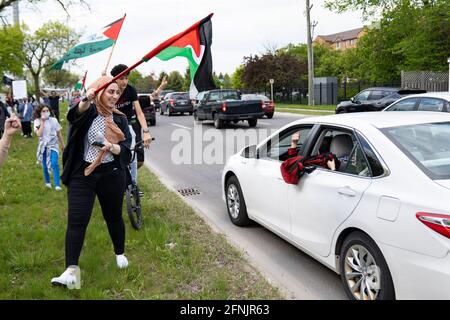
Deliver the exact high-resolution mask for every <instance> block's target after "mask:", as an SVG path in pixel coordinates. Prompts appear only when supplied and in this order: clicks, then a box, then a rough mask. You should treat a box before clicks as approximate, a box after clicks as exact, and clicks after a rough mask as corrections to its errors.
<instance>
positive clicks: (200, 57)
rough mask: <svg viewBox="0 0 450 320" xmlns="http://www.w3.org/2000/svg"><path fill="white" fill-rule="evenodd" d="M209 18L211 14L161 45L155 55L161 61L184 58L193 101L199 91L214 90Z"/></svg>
mask: <svg viewBox="0 0 450 320" xmlns="http://www.w3.org/2000/svg"><path fill="white" fill-rule="evenodd" d="M211 17H212V14H210V15H209V16H208V17H206V18H205V19H203V20H201V21H199V22H198V23H196V24H195V25H193V26H192V27H191V28H189V29H187V30H186V31H184V32H182V33H180V34H178V35H176V36H175V37H172V38H171V39H169V40H168V41H166V42H164V43H163V44H161V45H160V47H161V46H162V50H161V51H160V52H159V53H158V54H157V55H156V57H158V58H159V59H161V60H163V61H167V60H170V59H172V58H175V57H185V58H186V59H187V60H188V62H189V69H190V75H191V86H190V89H189V95H190V98H191V99H194V98H195V97H196V96H197V94H198V93H199V92H201V91H205V90H211V89H215V88H216V87H215V85H214V81H213V78H212V57H211V43H212V23H211ZM170 40H173V41H170ZM164 45H165V46H164ZM144 59H145V57H144Z"/></svg>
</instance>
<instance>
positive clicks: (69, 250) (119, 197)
mask: <svg viewBox="0 0 450 320" xmlns="http://www.w3.org/2000/svg"><path fill="white" fill-rule="evenodd" d="M86 166H87V164H86V163H84V165H83V166H81V167H80V169H79V170H78V171H77V172H76V173H74V175H73V177H72V178H71V179H70V182H69V184H68V186H67V194H68V202H69V213H68V223H67V232H66V267H68V266H70V265H78V259H79V257H80V253H81V249H82V247H83V242H84V236H85V234H86V229H87V226H88V224H89V220H90V218H91V214H92V208H93V206H94V201H95V196H97V197H98V200H99V202H100V206H101V208H102V213H103V218H104V219H105V221H106V224H107V226H108V231H109V235H110V237H111V240H112V243H113V246H114V252H115V254H123V253H124V251H125V225H124V222H123V219H122V205H123V195H124V192H125V171H124V170H123V169H121V168H120V166H119V165H118V164H117V163H116V162H111V163H106V164H101V165H99V166H98V167H97V168H95V170H94V172H92V173H91V174H90V175H89V176H87V177H86V176H84V168H85V167H86Z"/></svg>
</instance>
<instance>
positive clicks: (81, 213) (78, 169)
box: [51, 76, 131, 286]
mask: <svg viewBox="0 0 450 320" xmlns="http://www.w3.org/2000/svg"><path fill="white" fill-rule="evenodd" d="M111 80H112V78H111V77H108V76H103V77H101V78H99V79H97V80H96V81H95V82H94V83H93V84H92V85H91V86H90V87H89V89H88V91H87V93H86V95H87V96H86V97H85V98H84V99H83V100H81V102H79V103H78V104H77V105H76V106H74V107H73V108H71V109H70V110H69V112H68V114H67V120H68V122H69V123H70V125H71V126H72V128H71V130H70V135H69V139H68V142H67V146H66V148H65V149H64V153H63V167H64V169H63V174H62V176H61V181H62V182H63V183H64V184H65V185H66V186H67V200H68V223H67V232H66V242H65V246H66V249H65V255H66V268H67V269H66V270H65V271H64V272H63V273H62V274H61V275H60V276H59V277H56V278H53V279H52V280H51V283H52V284H54V285H62V286H69V285H72V284H74V282H77V283H79V280H78V279H79V278H78V279H77V277H76V272H74V270H79V268H78V260H79V257H80V253H81V249H82V247H83V242H84V237H85V233H86V229H87V226H88V224H89V220H90V217H91V214H92V209H93V206H94V201H95V198H96V196H97V197H98V200H99V203H100V206H101V209H102V213H103V217H104V219H105V221H106V224H107V226H108V231H109V235H110V237H111V240H112V243H113V247H114V253H115V255H116V263H117V266H118V267H119V268H126V267H127V266H128V259H127V258H126V257H125V255H124V253H125V224H124V222H123V219H122V205H123V198H124V197H123V195H124V193H125V181H126V180H125V179H126V171H125V170H126V169H127V165H128V163H129V162H130V160H131V151H130V148H131V133H130V130H129V128H128V121H127V118H126V116H125V115H124V114H123V113H122V112H120V111H119V110H117V108H116V103H117V100H118V99H119V96H120V93H121V91H120V89H119V86H118V85H117V83H115V82H111ZM106 84H109V85H108V86H107V87H106V88H105V89H103V90H101V91H99V92H98V94H97V95H95V91H96V90H97V89H99V88H100V87H102V86H103V85H106ZM74 274H75V275H74Z"/></svg>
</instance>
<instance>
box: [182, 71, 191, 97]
mask: <svg viewBox="0 0 450 320" xmlns="http://www.w3.org/2000/svg"><path fill="white" fill-rule="evenodd" d="M190 87H191V69H190V68H189V67H187V68H186V71H185V73H184V78H183V88H182V90H183V91H189V88H190Z"/></svg>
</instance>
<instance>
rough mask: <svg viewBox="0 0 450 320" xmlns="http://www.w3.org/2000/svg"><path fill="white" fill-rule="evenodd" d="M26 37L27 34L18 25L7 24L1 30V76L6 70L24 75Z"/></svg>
mask: <svg viewBox="0 0 450 320" xmlns="http://www.w3.org/2000/svg"><path fill="white" fill-rule="evenodd" d="M24 39H25V35H24V34H23V32H22V31H21V29H20V28H19V27H18V26H5V27H3V28H2V29H1V30H0V43H1V45H0V76H3V73H5V72H10V73H12V74H15V75H22V73H23V70H22V68H23V64H24V62H25V55H24V52H23V43H24Z"/></svg>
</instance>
